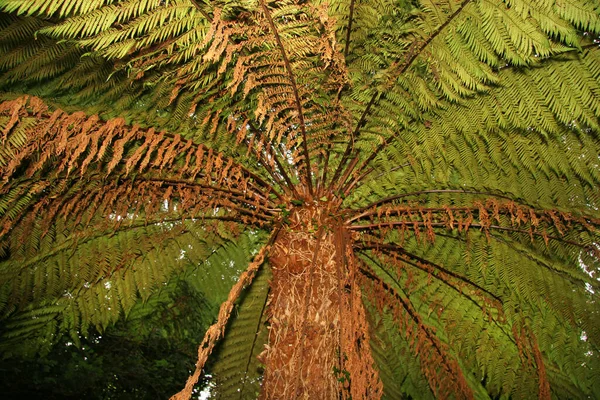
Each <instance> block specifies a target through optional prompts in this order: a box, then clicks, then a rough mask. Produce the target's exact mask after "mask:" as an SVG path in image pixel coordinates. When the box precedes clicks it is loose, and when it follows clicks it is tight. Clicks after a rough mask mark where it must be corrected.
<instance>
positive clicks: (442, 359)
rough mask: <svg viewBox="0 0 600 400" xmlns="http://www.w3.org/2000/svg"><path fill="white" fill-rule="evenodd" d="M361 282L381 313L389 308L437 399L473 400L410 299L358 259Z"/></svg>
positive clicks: (445, 348)
mask: <svg viewBox="0 0 600 400" xmlns="http://www.w3.org/2000/svg"><path fill="white" fill-rule="evenodd" d="M360 271H361V274H360V277H361V283H362V284H363V285H364V286H365V287H368V289H369V290H368V291H367V296H369V298H370V299H371V301H372V302H373V303H374V304H375V305H377V306H378V311H379V312H383V308H382V306H383V305H384V304H385V307H388V308H389V310H390V312H391V313H392V315H393V316H394V320H395V322H396V323H397V324H398V328H399V330H400V332H401V333H402V334H403V336H404V337H405V339H406V341H407V342H408V343H409V345H410V347H411V348H412V350H413V351H414V353H415V355H416V356H417V357H418V358H419V361H420V363H421V369H422V372H423V375H424V376H425V377H426V378H427V381H428V382H429V387H430V388H431V390H432V391H433V393H434V395H435V396H436V398H441V399H445V398H449V397H451V396H452V395H455V396H457V397H459V398H464V399H472V398H473V392H472V390H471V388H470V386H469V384H468V383H467V381H466V379H465V377H464V375H463V372H462V369H461V367H460V365H459V364H458V362H457V361H456V360H455V359H454V357H452V355H451V354H450V353H449V349H448V346H447V345H445V344H444V343H443V342H442V341H441V340H440V339H439V338H438V337H437V335H436V333H435V329H434V328H433V327H430V326H428V325H426V324H425V323H424V322H423V321H422V319H421V316H420V315H419V313H418V312H417V310H415V307H414V305H413V304H412V301H411V300H410V298H409V297H408V296H407V295H406V294H404V293H403V292H402V291H401V289H400V288H399V287H398V288H394V287H392V286H390V285H389V284H387V283H386V282H384V281H383V280H382V279H381V278H380V277H379V276H377V274H375V273H373V272H372V270H371V268H370V267H369V266H368V265H367V263H366V262H364V261H363V260H361V270H360Z"/></svg>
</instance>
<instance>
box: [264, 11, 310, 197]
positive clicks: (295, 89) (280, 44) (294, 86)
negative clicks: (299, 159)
mask: <svg viewBox="0 0 600 400" xmlns="http://www.w3.org/2000/svg"><path fill="white" fill-rule="evenodd" d="M260 6H261V7H262V9H263V12H264V13H265V17H266V18H267V21H268V23H269V26H270V27H271V31H272V32H273V36H274V37H275V41H276V42H277V46H278V47H279V51H280V52H281V57H282V58H283V62H284V64H285V69H286V71H287V73H288V79H289V80H290V83H291V85H292V91H293V92H294V100H295V103H296V109H297V111H298V119H299V121H300V131H301V132H302V151H303V153H304V163H305V167H306V184H307V185H308V192H309V194H310V195H312V194H313V187H312V177H311V167H310V157H309V154H308V143H307V141H306V124H305V122H304V112H303V111H302V103H301V102H300V94H299V93H298V85H297V84H296V77H295V76H294V72H293V70H292V65H291V64H290V60H289V58H288V56H287V53H286V51H285V47H284V46H283V42H282V41H281V38H280V37H279V32H278V31H277V28H276V27H275V22H274V21H273V17H272V16H271V13H270V12H269V9H268V7H267V5H266V4H265V0H260Z"/></svg>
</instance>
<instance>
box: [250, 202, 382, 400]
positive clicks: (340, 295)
mask: <svg viewBox="0 0 600 400" xmlns="http://www.w3.org/2000/svg"><path fill="white" fill-rule="evenodd" d="M270 263H271V267H272V270H273V280H272V281H271V294H270V298H269V304H268V312H269V314H268V315H269V322H270V327H269V329H270V331H269V342H268V346H267V348H266V350H265V351H264V353H263V354H262V355H261V360H262V361H263V362H264V364H265V376H264V381H263V393H262V398H263V399H340V398H341V399H345V398H350V397H351V398H352V399H354V400H357V399H378V398H380V397H381V394H382V385H381V382H380V380H379V376H378V374H377V371H376V370H375V368H374V366H373V358H372V355H371V349H370V345H369V333H368V326H367V322H366V319H365V311H364V307H363V303H362V296H361V291H360V288H359V287H358V285H357V284H355V279H354V274H355V267H356V263H355V260H354V257H353V252H352V248H351V239H350V235H349V233H348V232H347V231H346V230H345V229H344V228H343V227H342V226H341V225H340V224H339V223H338V222H337V221H336V220H335V219H333V218H330V217H328V216H327V212H326V211H325V210H323V209H319V208H306V207H305V208H301V209H297V210H295V211H294V212H293V213H292V215H291V216H290V223H289V226H288V228H287V229H282V230H281V232H280V233H279V235H278V237H277V239H276V241H275V244H274V246H273V249H272V251H271V257H270Z"/></svg>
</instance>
